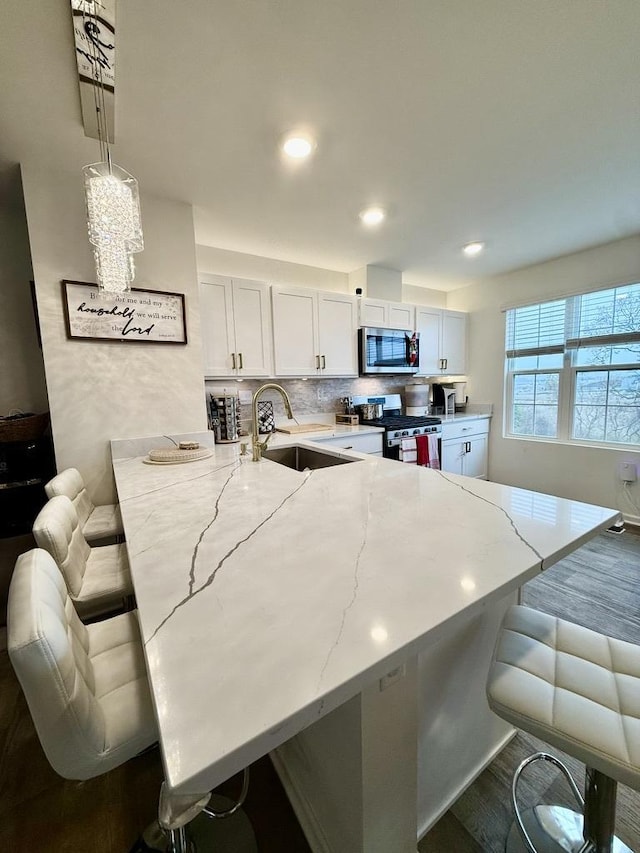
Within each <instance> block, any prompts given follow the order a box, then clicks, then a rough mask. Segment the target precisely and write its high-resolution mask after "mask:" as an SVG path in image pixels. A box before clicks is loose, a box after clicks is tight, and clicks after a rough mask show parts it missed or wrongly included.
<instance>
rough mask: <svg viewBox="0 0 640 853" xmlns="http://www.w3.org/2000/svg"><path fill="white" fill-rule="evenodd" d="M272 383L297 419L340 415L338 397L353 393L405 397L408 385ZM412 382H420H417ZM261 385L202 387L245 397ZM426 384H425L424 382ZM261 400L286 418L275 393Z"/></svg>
mask: <svg viewBox="0 0 640 853" xmlns="http://www.w3.org/2000/svg"><path fill="white" fill-rule="evenodd" d="M265 381H266V382H269V381H271V380H268V379H267V380H265ZM273 381H274V382H277V383H278V385H282V387H283V388H284V389H285V391H286V392H287V394H288V395H289V398H290V400H291V405H292V407H293V413H294V415H296V416H298V415H302V416H304V415H312V414H318V413H327V412H343V411H344V406H343V405H342V403H341V402H340V398H341V397H347V396H354V395H356V394H367V395H378V394H402V395H403V397H404V386H405V385H406V384H407V379H406V377H398V376H380V377H378V376H376V377H362V378H360V379H324V378H323V379H307V380H304V379H282V380H281V379H275V380H273ZM413 381H416V382H419V381H420V380H413ZM263 384H264V383H263V382H261V381H260V380H258V379H245V380H243V381H242V382H237V381H234V380H230V381H228V382H226V383H225V382H224V381H223V380H216V381H206V382H205V388H206V391H207V394H209V393H216V394H219V393H225V392H226V393H227V394H233V393H236V392H239V393H240V394H241V395H242V396H243V397H244V396H245V394H247V395H248V394H253V393H254V392H255V391H256V390H257V389H258V388H259V387H260V386H261V385H263ZM425 384H428V382H426V381H425ZM261 399H263V400H272V401H273V409H274V413H275V416H276V420H278V419H280V418H284V417H285V411H284V406H283V404H282V398H281V397H280V395H279V394H278V392H277V391H275V392H271V391H266V392H265V393H264V396H263V397H262V398H261ZM250 418H251V411H250V406H249V405H244V406H243V410H242V420H243V421H248V420H250Z"/></svg>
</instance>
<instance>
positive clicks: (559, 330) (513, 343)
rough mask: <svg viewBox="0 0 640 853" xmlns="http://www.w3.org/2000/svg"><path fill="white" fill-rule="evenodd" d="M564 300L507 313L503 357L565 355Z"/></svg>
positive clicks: (565, 304) (516, 309)
mask: <svg viewBox="0 0 640 853" xmlns="http://www.w3.org/2000/svg"><path fill="white" fill-rule="evenodd" d="M566 306H567V301H566V299H557V300H554V301H553V302H543V303H541V304H539V305H526V306H523V307H522V308H513V309H511V310H510V311H507V324H506V356H507V358H518V357H521V356H527V355H548V354H552V353H561V352H564V343H565V337H566V335H565V327H566V321H565V315H566Z"/></svg>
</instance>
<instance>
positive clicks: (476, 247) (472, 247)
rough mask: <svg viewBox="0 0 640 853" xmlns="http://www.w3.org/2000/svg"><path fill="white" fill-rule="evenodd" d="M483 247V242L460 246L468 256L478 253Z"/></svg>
mask: <svg viewBox="0 0 640 853" xmlns="http://www.w3.org/2000/svg"><path fill="white" fill-rule="evenodd" d="M483 249H484V243H478V242H474V243H467V245H466V246H463V247H462V251H463V252H464V253H465V255H469V257H470V258H471V257H473V256H474V255H479V254H480V252H481V251H482V250H483Z"/></svg>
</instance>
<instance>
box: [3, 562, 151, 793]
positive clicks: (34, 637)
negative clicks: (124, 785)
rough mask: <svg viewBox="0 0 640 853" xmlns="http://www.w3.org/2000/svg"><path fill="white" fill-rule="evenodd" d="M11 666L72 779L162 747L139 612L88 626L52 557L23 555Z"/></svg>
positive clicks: (10, 622) (13, 592)
mask: <svg viewBox="0 0 640 853" xmlns="http://www.w3.org/2000/svg"><path fill="white" fill-rule="evenodd" d="M7 631H8V647H9V657H10V659H11V663H12V664H13V667H14V669H15V671H16V675H17V677H18V680H19V681H20V684H21V685H22V689H23V691H24V694H25V697H26V700H27V704H28V705H29V710H30V712H31V716H32V718H33V721H34V724H35V727H36V730H37V732H38V737H39V739H40V743H41V744H42V747H43V749H44V751H45V754H46V756H47V758H48V760H49V762H50V763H51V766H52V767H53V768H54V770H55V771H56V772H57V773H59V774H60V775H61V776H63V777H64V778H66V779H91V778H92V777H94V776H98V775H100V774H102V773H106V772H107V771H108V770H111V769H112V768H114V767H117V766H119V765H120V764H123V763H124V762H125V761H127V760H128V759H129V758H132V757H133V756H135V755H137V754H138V753H139V752H141V751H142V750H143V749H146V748H147V747H148V746H150V745H151V744H153V743H154V742H155V741H156V740H157V728H156V722H155V717H154V714H153V708H152V704H151V696H150V693H149V685H148V682H147V674H146V669H145V664H144V655H143V651H142V644H141V642H140V634H139V630H138V621H137V612H136V611H131V612H129V613H124V614H122V615H121V616H116V617H115V618H114V619H107V620H105V621H104V622H99V623H96V624H95V625H89V626H85V625H83V624H82V623H81V622H80V620H79V619H78V617H77V615H76V613H75V610H74V607H73V604H72V602H71V600H70V599H69V596H68V594H67V591H66V588H65V585H64V581H63V579H62V576H61V575H60V572H59V570H58V568H57V566H56V564H55V562H54V561H53V559H52V558H51V556H50V555H49V554H48V553H47V552H46V551H43V550H41V549H33V550H32V551H28V552H27V553H26V554H22V555H21V556H20V557H19V558H18V561H17V563H16V567H15V570H14V573H13V577H12V579H11V586H10V588H9V604H8V612H7Z"/></svg>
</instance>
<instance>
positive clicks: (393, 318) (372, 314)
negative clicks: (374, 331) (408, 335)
mask: <svg viewBox="0 0 640 853" xmlns="http://www.w3.org/2000/svg"><path fill="white" fill-rule="evenodd" d="M358 310H359V317H358V325H359V326H373V327H374V328H379V329H405V330H408V331H413V330H414V329H415V322H416V309H415V305H409V304H408V303H405V302H387V301H386V300H384V299H367V298H366V297H360V298H359V300H358Z"/></svg>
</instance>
